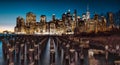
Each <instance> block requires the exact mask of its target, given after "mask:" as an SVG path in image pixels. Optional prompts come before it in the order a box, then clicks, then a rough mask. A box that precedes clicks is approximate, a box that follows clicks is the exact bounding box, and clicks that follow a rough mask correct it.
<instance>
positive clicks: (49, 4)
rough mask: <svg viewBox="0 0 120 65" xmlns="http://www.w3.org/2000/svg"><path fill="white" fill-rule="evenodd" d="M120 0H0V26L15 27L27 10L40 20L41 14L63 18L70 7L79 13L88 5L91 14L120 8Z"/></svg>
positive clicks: (48, 17) (49, 18)
mask: <svg viewBox="0 0 120 65" xmlns="http://www.w3.org/2000/svg"><path fill="white" fill-rule="evenodd" d="M119 3H120V1H119V0H3V1H0V27H7V28H8V27H9V28H13V27H15V24H16V17H18V16H22V17H23V18H24V19H25V17H26V13H27V12H33V13H34V14H36V16H37V18H36V20H37V21H39V20H40V15H42V14H44V15H46V16H47V21H50V20H51V18H52V17H51V16H52V14H56V17H57V18H61V15H62V13H64V12H66V11H67V10H68V9H70V10H71V13H73V11H74V9H77V12H78V15H80V16H81V15H82V13H85V12H86V8H87V5H88V4H89V10H90V13H91V16H93V14H94V12H97V13H99V14H100V13H106V12H109V11H112V12H116V11H118V10H120V4H119Z"/></svg>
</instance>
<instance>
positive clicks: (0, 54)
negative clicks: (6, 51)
mask: <svg viewBox="0 0 120 65" xmlns="http://www.w3.org/2000/svg"><path fill="white" fill-rule="evenodd" d="M2 62H3V55H2V42H1V41H0V65H2Z"/></svg>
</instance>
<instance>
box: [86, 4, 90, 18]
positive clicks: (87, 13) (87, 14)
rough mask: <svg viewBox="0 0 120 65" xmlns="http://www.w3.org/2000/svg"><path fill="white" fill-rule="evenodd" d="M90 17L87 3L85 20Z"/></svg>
mask: <svg viewBox="0 0 120 65" xmlns="http://www.w3.org/2000/svg"><path fill="white" fill-rule="evenodd" d="M88 19H90V12H89V6H88V5H87V12H86V20H88Z"/></svg>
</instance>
